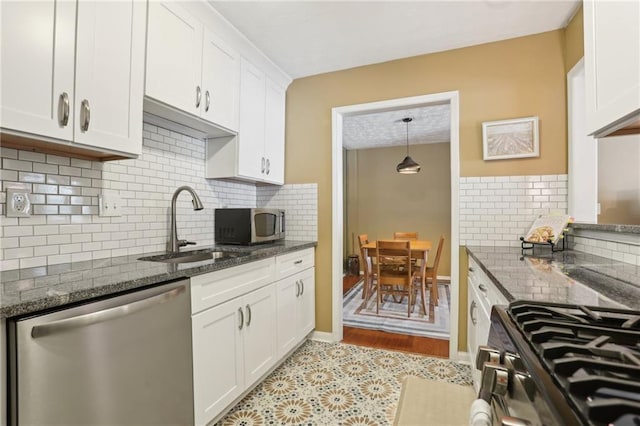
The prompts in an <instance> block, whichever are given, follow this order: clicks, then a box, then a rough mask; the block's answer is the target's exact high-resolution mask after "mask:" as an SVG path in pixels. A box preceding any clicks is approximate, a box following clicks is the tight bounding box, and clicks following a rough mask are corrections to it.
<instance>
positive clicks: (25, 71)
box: [0, 0, 146, 156]
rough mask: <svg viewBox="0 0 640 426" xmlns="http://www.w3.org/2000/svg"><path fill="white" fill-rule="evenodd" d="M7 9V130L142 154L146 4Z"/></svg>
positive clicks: (4, 71) (4, 83) (4, 77)
mask: <svg viewBox="0 0 640 426" xmlns="http://www.w3.org/2000/svg"><path fill="white" fill-rule="evenodd" d="M1 7H2V58H1V62H2V98H1V99H0V104H1V109H2V110H1V112H2V124H1V125H2V128H3V131H5V132H6V131H9V132H11V133H13V134H16V135H18V136H26V137H28V138H29V139H31V140H33V139H39V138H41V137H44V138H45V139H44V140H45V141H46V142H47V143H48V144H54V145H55V144H56V143H63V144H66V145H69V143H70V142H75V143H77V144H80V146H81V147H84V148H88V149H89V150H90V151H95V150H98V151H101V152H109V153H113V154H114V155H116V156H118V155H120V156H136V155H139V154H140V152H141V149H142V97H143V87H144V37H145V18H146V2H143V1H133V0H130V1H127V2H115V3H114V2H89V1H84V0H80V1H78V2H66V1H57V2H56V1H41V2H2V4H1ZM50 138H53V139H50ZM71 145H75V144H71ZM25 146H26V145H25Z"/></svg>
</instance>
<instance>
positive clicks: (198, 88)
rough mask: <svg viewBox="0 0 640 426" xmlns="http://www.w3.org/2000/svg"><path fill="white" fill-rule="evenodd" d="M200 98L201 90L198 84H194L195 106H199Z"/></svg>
mask: <svg viewBox="0 0 640 426" xmlns="http://www.w3.org/2000/svg"><path fill="white" fill-rule="evenodd" d="M201 100H202V90H201V89H200V86H196V108H200V101H201Z"/></svg>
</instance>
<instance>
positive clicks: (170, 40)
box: [145, 2, 203, 115]
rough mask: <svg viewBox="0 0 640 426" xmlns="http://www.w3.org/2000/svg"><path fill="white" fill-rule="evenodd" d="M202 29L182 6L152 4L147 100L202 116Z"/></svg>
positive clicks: (148, 29) (149, 26)
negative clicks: (154, 100) (150, 99)
mask: <svg viewBox="0 0 640 426" xmlns="http://www.w3.org/2000/svg"><path fill="white" fill-rule="evenodd" d="M202 29H203V27H202V23H201V22H200V21H198V20H197V19H196V18H195V17H193V16H192V15H190V14H189V13H188V12H187V11H186V10H185V9H184V8H183V7H182V6H180V4H179V3H159V2H150V3H149V20H148V27H147V79H146V84H145V95H146V96H149V97H151V98H154V99H156V100H159V101H161V102H164V103H166V104H168V105H171V106H173V107H175V108H178V109H181V110H183V111H186V112H188V113H191V114H195V115H200V103H201V102H202V87H200V84H201V80H202V68H201V67H202V62H201V61H202Z"/></svg>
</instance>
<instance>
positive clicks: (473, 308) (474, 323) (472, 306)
mask: <svg viewBox="0 0 640 426" xmlns="http://www.w3.org/2000/svg"><path fill="white" fill-rule="evenodd" d="M476 307H477V305H476V301H475V300H472V301H471V305H470V306H469V316H470V317H471V322H472V323H473V325H476V324H478V319H477V318H476V317H474V316H473V311H475V310H476Z"/></svg>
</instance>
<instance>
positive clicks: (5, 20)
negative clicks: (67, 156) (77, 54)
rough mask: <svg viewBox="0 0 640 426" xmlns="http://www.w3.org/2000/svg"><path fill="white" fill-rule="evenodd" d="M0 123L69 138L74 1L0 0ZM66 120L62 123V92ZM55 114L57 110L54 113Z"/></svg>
mask: <svg viewBox="0 0 640 426" xmlns="http://www.w3.org/2000/svg"><path fill="white" fill-rule="evenodd" d="M0 8H1V10H2V13H1V15H2V21H1V22H2V25H1V39H2V48H1V49H0V63H1V65H0V67H1V68H0V75H2V79H0V80H1V81H2V83H1V84H2V86H1V90H0V96H1V98H0V107H1V109H0V126H1V127H3V128H6V129H12V130H17V131H23V132H27V133H33V134H36V135H43V136H48V137H54V138H59V139H66V140H69V141H70V140H71V139H72V138H73V84H74V83H73V81H74V71H73V66H74V49H75V47H74V43H75V30H76V28H75V18H76V11H75V9H76V5H75V2H67V1H58V2H56V1H52V0H50V1H39V2H28V1H10V2H7V1H3V2H1V3H0ZM64 94H66V99H67V100H68V102H69V110H68V111H69V113H68V119H67V120H68V121H67V123H66V124H65V123H64V122H63V123H61V122H60V121H61V120H62V116H63V115H64V111H62V110H61V111H59V107H60V106H61V104H63V103H64V101H63V95H64ZM59 112H60V114H59Z"/></svg>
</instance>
